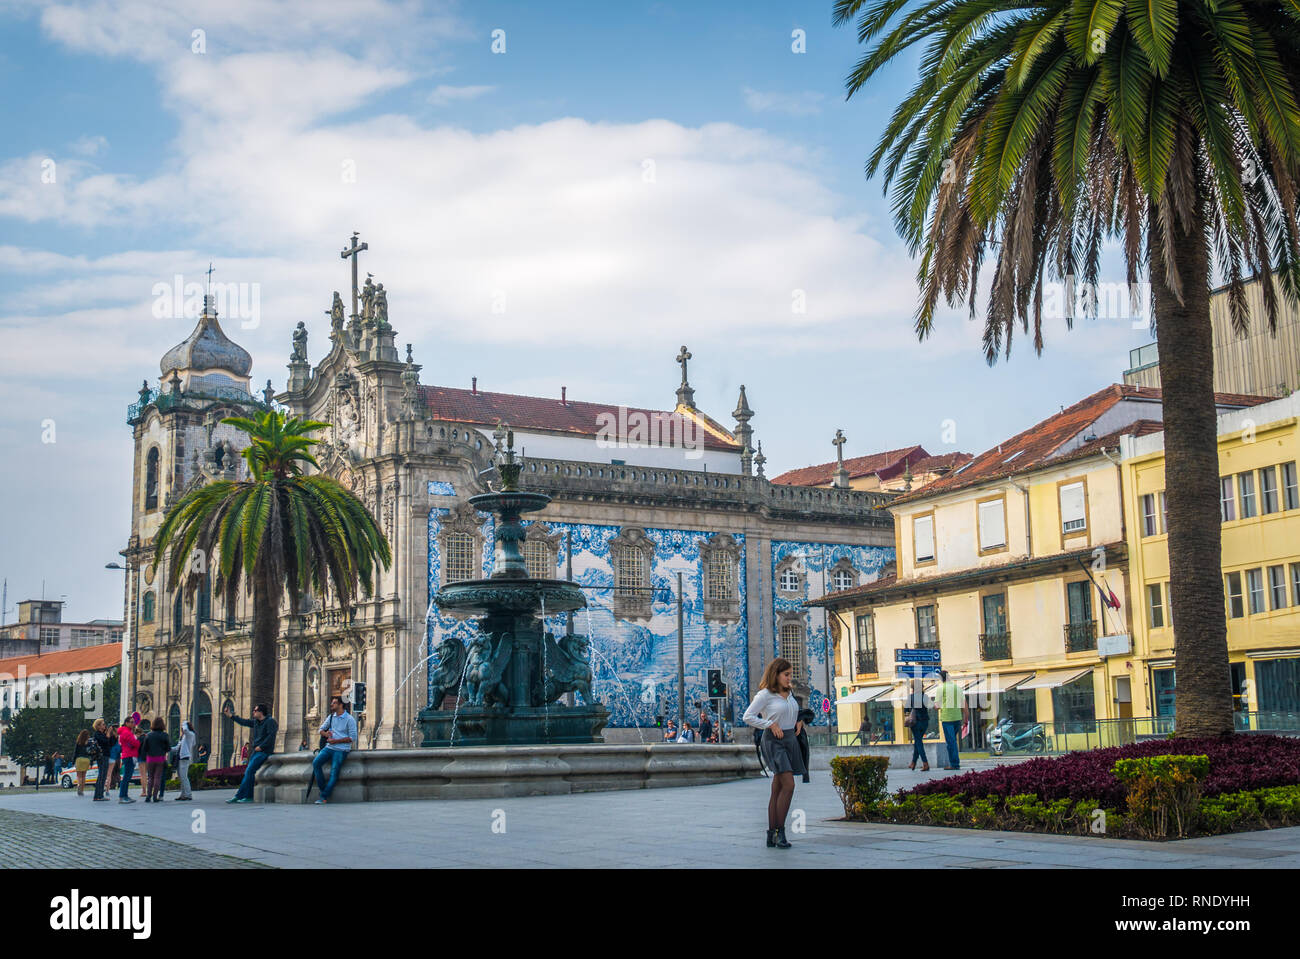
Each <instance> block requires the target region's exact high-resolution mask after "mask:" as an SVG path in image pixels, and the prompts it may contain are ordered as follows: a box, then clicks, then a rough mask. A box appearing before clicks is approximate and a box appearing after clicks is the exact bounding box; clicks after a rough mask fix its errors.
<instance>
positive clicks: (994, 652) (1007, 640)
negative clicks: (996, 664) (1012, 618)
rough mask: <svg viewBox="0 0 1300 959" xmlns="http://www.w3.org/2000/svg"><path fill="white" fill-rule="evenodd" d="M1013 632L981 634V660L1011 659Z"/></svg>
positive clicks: (1003, 631)
mask: <svg viewBox="0 0 1300 959" xmlns="http://www.w3.org/2000/svg"><path fill="white" fill-rule="evenodd" d="M1010 658H1011V630H1009V629H1007V630H1002V631H1001V632H996V633H980V659H984V660H989V659H1010Z"/></svg>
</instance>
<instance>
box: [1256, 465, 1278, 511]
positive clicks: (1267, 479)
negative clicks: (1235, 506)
mask: <svg viewBox="0 0 1300 959" xmlns="http://www.w3.org/2000/svg"><path fill="white" fill-rule="evenodd" d="M1259 500H1260V504H1259V505H1260V512H1262V513H1263V514H1264V515H1265V516H1267V515H1268V514H1269V513H1276V512H1277V467H1276V466H1265V467H1264V468H1263V469H1262V470H1260V471H1259Z"/></svg>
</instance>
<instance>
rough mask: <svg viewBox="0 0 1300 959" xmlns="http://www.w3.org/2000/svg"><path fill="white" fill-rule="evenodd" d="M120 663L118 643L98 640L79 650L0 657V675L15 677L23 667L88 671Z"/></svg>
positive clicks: (35, 670) (46, 671)
mask: <svg viewBox="0 0 1300 959" xmlns="http://www.w3.org/2000/svg"><path fill="white" fill-rule="evenodd" d="M121 663H122V644H121V643H101V644H100V645H98V646H83V647H82V648H81V649H69V650H65V651H63V652H61V653H46V654H45V655H44V656H38V655H30V656H14V657H13V658H12V659H0V674H3V675H7V676H17V675H18V670H19V669H20V668H24V669H25V670H26V672H27V674H28V675H31V674H32V673H42V674H44V675H49V674H51V673H89V672H94V671H96V670H100V669H112V668H113V667H114V666H120V665H121Z"/></svg>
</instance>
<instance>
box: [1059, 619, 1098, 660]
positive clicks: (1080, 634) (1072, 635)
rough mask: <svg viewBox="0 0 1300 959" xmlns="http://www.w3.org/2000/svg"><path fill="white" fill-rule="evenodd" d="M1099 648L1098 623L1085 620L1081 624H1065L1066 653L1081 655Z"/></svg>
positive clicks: (1092, 620) (1093, 620)
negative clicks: (1085, 651) (1088, 650)
mask: <svg viewBox="0 0 1300 959" xmlns="http://www.w3.org/2000/svg"><path fill="white" fill-rule="evenodd" d="M1096 648H1097V621H1096V620H1095V619H1085V620H1083V621H1082V622H1079V623H1066V624H1065V651H1066V652H1067V653H1079V652H1083V651H1084V650H1087V649H1096Z"/></svg>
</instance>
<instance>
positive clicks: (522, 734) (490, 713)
mask: <svg viewBox="0 0 1300 959" xmlns="http://www.w3.org/2000/svg"><path fill="white" fill-rule="evenodd" d="M607 722H609V711H608V710H607V709H606V708H605V707H604V706H602V705H600V704H599V703H597V704H594V705H589V706H565V705H563V704H554V705H551V706H550V707H547V708H544V707H541V706H523V707H516V708H514V709H510V710H506V709H500V708H488V707H484V706H461V707H460V709H459V710H450V709H425V710H422V711H421V712H420V718H419V723H420V728H421V729H423V730H424V741H423V742H421V743H420V745H421V746H455V747H456V748H457V749H459V748H461V747H462V746H470V747H472V746H505V745H511V744H513V743H541V742H550V743H556V744H561V745H572V744H577V743H599V742H600V741H601V735H600V733H601V730H602V729H604V728H605V724H606V723H607ZM453 726H454V727H455V732H454V733H453Z"/></svg>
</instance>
